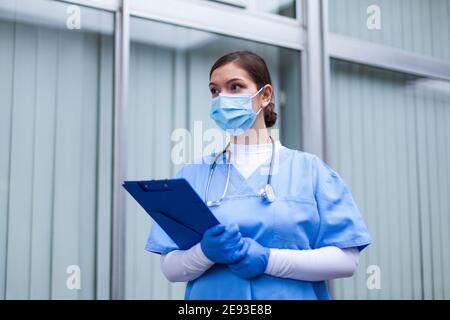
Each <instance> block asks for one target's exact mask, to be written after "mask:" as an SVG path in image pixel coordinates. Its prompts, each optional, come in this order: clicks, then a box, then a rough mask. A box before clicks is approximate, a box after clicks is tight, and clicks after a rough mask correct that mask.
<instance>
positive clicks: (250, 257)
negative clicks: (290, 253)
mask: <svg viewBox="0 0 450 320" xmlns="http://www.w3.org/2000/svg"><path fill="white" fill-rule="evenodd" d="M242 239H243V240H244V241H245V244H244V247H246V246H248V250H247V254H246V255H245V257H244V258H243V259H242V260H240V261H238V262H237V263H231V264H228V267H229V268H230V269H231V271H233V272H234V273H235V274H237V275H238V276H240V277H241V278H245V279H251V278H254V277H257V276H259V275H261V274H263V273H264V271H265V270H266V267H267V263H268V262H269V256H270V249H269V248H266V247H263V246H262V245H260V244H259V243H258V242H256V241H255V240H253V239H252V238H242Z"/></svg>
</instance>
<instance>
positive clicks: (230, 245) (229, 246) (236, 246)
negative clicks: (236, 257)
mask: <svg viewBox="0 0 450 320" xmlns="http://www.w3.org/2000/svg"><path fill="white" fill-rule="evenodd" d="M243 245H244V241H243V240H242V238H241V239H238V240H236V241H227V242H224V243H223V248H224V249H225V250H229V251H230V250H231V251H238V250H241V248H242V246H243Z"/></svg>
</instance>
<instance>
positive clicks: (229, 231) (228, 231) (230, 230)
mask: <svg viewBox="0 0 450 320" xmlns="http://www.w3.org/2000/svg"><path fill="white" fill-rule="evenodd" d="M237 233H239V227H238V226H237V225H236V224H232V225H229V226H227V227H226V228H225V235H226V236H227V237H232V236H234V235H236V234H237Z"/></svg>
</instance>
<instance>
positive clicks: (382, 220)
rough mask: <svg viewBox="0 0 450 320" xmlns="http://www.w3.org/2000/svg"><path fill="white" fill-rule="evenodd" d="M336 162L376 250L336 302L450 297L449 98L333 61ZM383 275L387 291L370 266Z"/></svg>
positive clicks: (341, 287) (406, 79)
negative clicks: (372, 285) (374, 285)
mask: <svg viewBox="0 0 450 320" xmlns="http://www.w3.org/2000/svg"><path fill="white" fill-rule="evenodd" d="M331 68H332V78H331V99H330V114H329V117H328V119H329V120H328V121H329V126H330V133H329V135H328V137H329V145H330V147H331V159H330V163H331V164H332V165H333V166H334V167H335V168H336V169H337V171H338V172H339V173H340V174H341V175H342V176H343V178H344V180H345V181H346V182H347V183H348V184H349V186H350V189H351V190H352V193H353V194H354V197H355V201H356V202H357V204H358V206H359V207H360V209H361V212H362V213H363V215H364V217H365V220H366V222H367V225H368V227H369V230H370V232H371V235H372V236H373V239H374V244H373V245H372V246H370V247H369V248H368V249H367V251H366V253H364V255H363V256H362V259H361V264H360V267H359V270H358V273H357V275H356V276H355V277H353V278H351V279H343V280H338V281H336V282H335V283H336V297H337V298H344V299H347V298H351V299H367V298H369V299H379V298H383V299H423V298H424V299H449V298H450V275H449V274H448V270H450V250H449V244H450V232H449V231H450V202H449V194H450V182H449V181H450V151H449V150H450V92H449V91H447V92H445V91H444V92H435V91H432V90H430V89H426V88H425V87H423V84H422V82H420V81H419V82H418V81H416V80H419V79H417V78H415V77H412V76H409V75H405V74H399V73H395V72H391V71H385V70H379V69H375V68H369V67H364V66H361V65H356V64H352V63H348V62H340V61H333V62H332V64H331ZM369 265H377V266H379V267H380V270H381V289H380V290H369V289H368V288H367V286H366V279H367V277H368V275H367V274H366V268H367V267H368V266H369Z"/></svg>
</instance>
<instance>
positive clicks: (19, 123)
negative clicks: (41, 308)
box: [0, 21, 113, 299]
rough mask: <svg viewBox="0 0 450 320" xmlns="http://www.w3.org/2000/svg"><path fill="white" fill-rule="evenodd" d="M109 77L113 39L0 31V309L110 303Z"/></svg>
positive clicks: (21, 27)
mask: <svg viewBox="0 0 450 320" xmlns="http://www.w3.org/2000/svg"><path fill="white" fill-rule="evenodd" d="M112 67H113V39H112V37H111V36H100V35H97V34H95V33H83V32H70V31H64V30H61V29H60V30H58V29H53V28H47V27H42V26H36V25H27V24H22V23H14V22H6V21H0V70H1V71H0V130H1V133H0V212H1V214H0V237H1V239H0V299H3V298H8V299H29V298H31V299H35V298H39V299H48V298H53V299H55V298H58V299H65V298H70V299H72V298H84V299H91V298H108V297H109V270H110V261H109V260H110V258H109V257H110V239H109V238H110V198H111V192H110V191H111V190H110V189H111V188H110V186H111V154H112V153H111V137H112V96H113V94H112V93H113V91H112V88H113V82H112V79H113V68H112ZM105 186H109V187H106V188H105ZM70 265H78V266H79V267H80V268H81V274H82V277H81V290H69V289H68V288H67V286H66V280H67V278H68V276H69V275H68V274H67V273H66V270H67V267H68V266H70Z"/></svg>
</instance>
